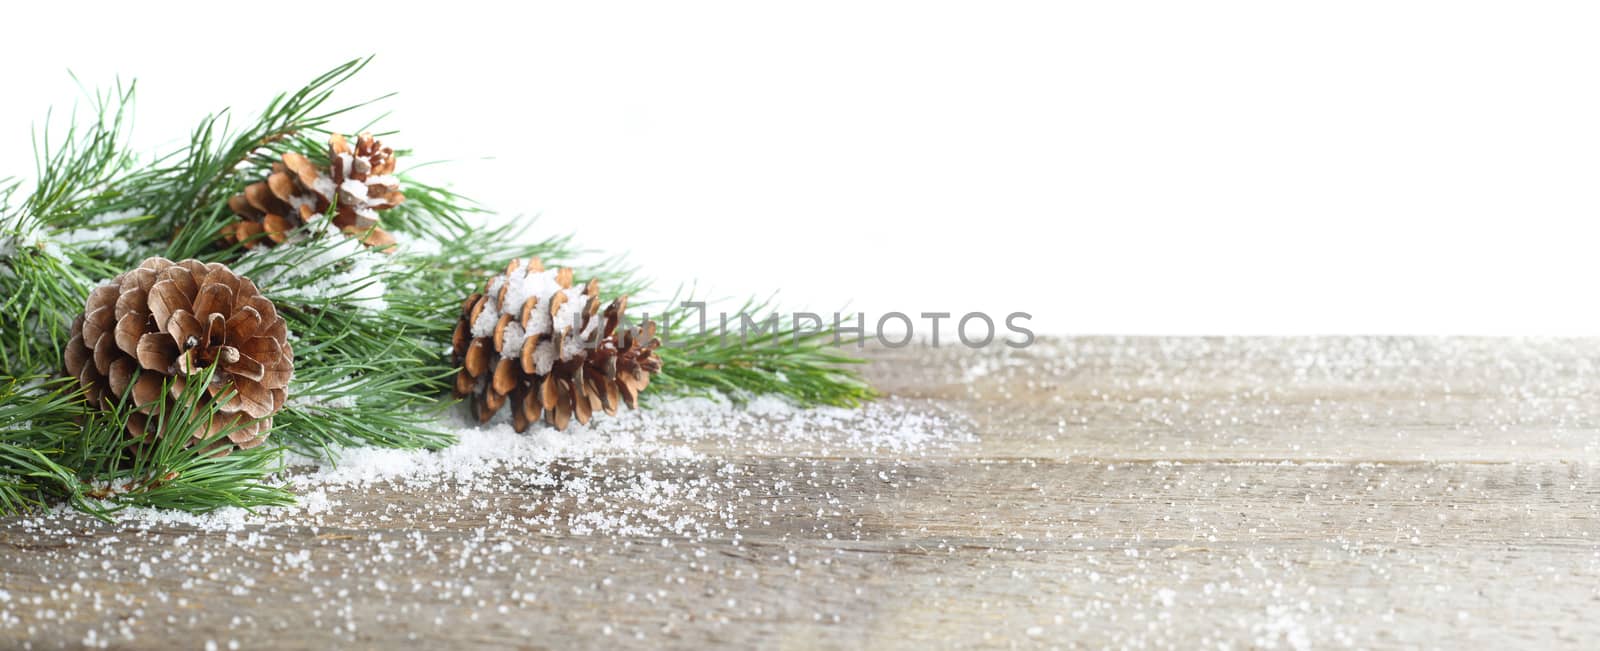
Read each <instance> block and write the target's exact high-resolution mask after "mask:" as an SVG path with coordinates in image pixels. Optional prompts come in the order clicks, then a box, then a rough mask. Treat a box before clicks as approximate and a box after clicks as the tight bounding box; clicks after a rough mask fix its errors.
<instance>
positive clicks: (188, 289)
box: [65, 258, 294, 453]
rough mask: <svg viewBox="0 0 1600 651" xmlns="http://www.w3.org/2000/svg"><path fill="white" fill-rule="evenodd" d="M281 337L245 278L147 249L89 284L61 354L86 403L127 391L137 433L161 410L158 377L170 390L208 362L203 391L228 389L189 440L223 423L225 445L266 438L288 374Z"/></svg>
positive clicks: (278, 320)
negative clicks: (145, 255) (119, 270)
mask: <svg viewBox="0 0 1600 651" xmlns="http://www.w3.org/2000/svg"><path fill="white" fill-rule="evenodd" d="M287 338H288V328H287V324H286V323H285V322H284V319H283V317H281V316H279V315H278V311H277V309H276V308H275V307H273V305H272V302H271V301H268V300H267V298H266V297H264V296H262V295H261V293H260V292H259V291H258V290H257V289H256V286H255V283H252V282H250V279H248V278H245V277H242V276H239V275H237V274H235V273H233V271H232V270H230V269H228V268H227V267H226V266H223V265H221V264H217V263H211V264H206V263H203V262H200V261H198V260H184V261H182V262H177V263H174V262H172V261H170V260H167V259H166V258H150V259H147V260H145V261H144V262H143V263H141V264H140V265H139V268H137V269H134V270H132V271H129V272H127V273H124V274H122V275H120V276H117V277H116V279H115V280H113V281H111V282H110V283H107V284H104V285H101V286H99V287H96V288H95V289H94V291H92V292H90V293H89V301H88V304H87V305H86V306H85V307H84V313H83V314H82V315H80V316H78V318H76V319H74V320H73V322H72V339H71V341H68V342H67V349H66V352H65V357H66V365H67V372H68V373H70V374H71V375H73V376H75V377H77V378H78V382H79V384H81V385H82V386H83V388H84V391H85V394H86V396H87V398H88V400H89V403H90V404H91V405H93V406H95V407H99V408H102V409H111V408H112V407H114V406H115V405H117V404H118V401H120V400H121V399H122V397H123V396H124V395H127V396H128V397H129V399H131V400H132V401H133V404H134V406H135V412H134V414H133V415H132V417H130V418H129V420H128V433H129V435H131V436H133V437H136V438H141V439H143V438H145V435H146V430H147V427H153V426H154V425H155V421H156V419H157V418H158V417H160V416H161V414H159V413H157V412H156V408H157V407H158V405H160V404H161V403H160V402H158V400H159V398H160V397H161V389H162V386H163V384H170V386H169V388H168V391H169V392H170V395H171V397H172V398H173V399H176V398H178V397H179V396H180V394H182V393H183V391H184V388H185V387H186V386H187V384H188V379H189V378H190V377H191V376H194V375H196V374H198V373H201V372H202V371H204V370H205V369H206V368H207V367H209V366H211V365H212V364H216V365H217V369H216V371H215V373H214V374H213V375H212V377H211V384H210V385H209V386H207V387H206V389H207V391H206V394H205V397H204V398H203V400H205V401H206V402H211V401H214V400H216V398H217V397H218V396H219V395H221V394H222V393H223V392H225V391H231V392H232V395H231V397H229V398H228V400H227V401H226V402H220V403H219V404H217V409H218V411H217V413H216V415H215V416H214V417H213V418H212V419H211V422H210V424H209V426H208V427H205V428H200V429H199V430H197V431H195V432H194V433H193V440H191V441H190V444H191V445H192V444H193V443H195V442H198V441H201V440H205V439H210V438H213V437H215V436H216V435H217V434H219V433H222V432H224V431H229V430H232V431H230V432H229V434H228V436H227V438H226V439H225V440H224V441H219V444H220V445H219V446H218V448H219V449H220V450H221V451H223V452H224V453H225V452H226V451H227V450H229V449H231V448H232V447H233V446H237V447H239V448H252V447H255V446H257V445H260V444H261V442H262V441H265V440H266V438H267V434H268V432H269V430H270V429H271V428H272V415H273V414H275V413H277V411H278V410H279V409H281V408H283V403H284V400H285V398H286V397H287V395H288V394H287V388H288V385H289V378H290V376H292V375H293V374H294V352H293V351H292V350H291V349H290V346H289V342H288V340H287ZM136 376H137V377H136ZM130 385H131V386H132V391H131V392H129V391H128V388H129V386H130ZM166 404H167V405H168V408H169V409H174V408H176V406H177V403H176V401H175V400H169V401H167V403H166ZM235 428H237V429H235Z"/></svg>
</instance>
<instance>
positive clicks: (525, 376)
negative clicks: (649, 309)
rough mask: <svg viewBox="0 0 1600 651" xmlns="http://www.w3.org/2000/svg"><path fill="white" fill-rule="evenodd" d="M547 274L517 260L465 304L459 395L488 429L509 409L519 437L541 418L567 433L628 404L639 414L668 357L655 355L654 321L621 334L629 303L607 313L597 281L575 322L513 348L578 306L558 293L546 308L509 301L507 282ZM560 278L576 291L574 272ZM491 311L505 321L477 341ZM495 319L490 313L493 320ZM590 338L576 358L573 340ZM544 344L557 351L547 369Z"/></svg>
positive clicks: (459, 338)
mask: <svg viewBox="0 0 1600 651" xmlns="http://www.w3.org/2000/svg"><path fill="white" fill-rule="evenodd" d="M542 272H544V267H543V266H542V265H541V264H540V263H539V260H538V259H534V260H531V261H529V262H528V263H527V265H526V266H524V265H523V263H522V262H521V261H520V260H513V261H511V264H510V265H508V266H507V267H506V271H505V273H503V274H500V275H498V276H496V277H493V278H490V279H489V281H488V282H487V283H485V285H484V291H483V292H481V293H476V294H473V295H471V296H469V297H467V299H466V300H465V301H463V302H462V304H461V316H460V318H459V319H457V322H456V329H455V334H454V336H453V338H452V341H453V344H454V358H455V364H456V367H457V372H456V379H455V393H456V396H457V397H460V398H468V399H469V400H470V402H471V404H472V407H473V411H474V413H475V414H476V415H477V417H478V419H479V420H480V421H482V422H488V420H489V419H490V418H492V417H493V416H494V414H495V413H496V412H498V411H499V410H500V408H501V407H503V406H509V407H510V409H511V421H512V427H513V428H515V429H516V431H518V432H523V431H526V430H527V429H528V426H529V425H531V424H532V423H533V422H534V421H536V420H540V419H541V418H542V419H543V420H544V421H545V422H546V423H548V424H550V425H551V426H553V427H555V428H556V429H558V430H559V429H566V427H567V424H568V423H569V422H571V421H572V420H573V419H574V418H576V419H577V420H578V422H580V423H584V424H587V423H588V422H589V421H590V419H591V418H592V417H593V415H594V413H595V412H597V411H604V412H606V413H608V414H616V412H617V408H618V407H619V406H620V405H627V406H628V407H629V408H630V409H631V408H637V406H638V398H639V392H641V391H643V390H644V389H645V387H648V386H649V385H650V376H651V375H652V374H654V373H658V372H660V371H661V358H660V357H659V356H657V355H656V353H655V351H656V349H657V348H659V347H660V346H661V340H660V339H658V338H657V337H656V324H655V323H654V322H653V321H646V322H645V324H644V326H643V327H641V328H634V329H632V330H630V331H621V332H619V325H620V324H621V322H622V316H623V312H624V310H626V309H627V297H626V296H623V297H620V298H618V299H616V300H614V301H612V302H611V303H610V304H609V305H608V306H607V307H606V308H605V309H604V310H603V311H602V310H601V309H600V301H599V294H600V284H599V283H598V282H597V281H594V280H591V281H589V283H588V284H587V285H585V286H584V289H583V292H582V295H583V297H586V298H587V300H586V301H584V307H583V311H582V312H580V313H578V315H577V316H576V318H575V322H574V323H566V324H560V325H556V326H552V327H551V329H550V331H548V332H544V333H540V334H526V335H525V337H524V338H523V339H522V341H521V344H520V345H512V339H513V338H512V337H511V334H510V333H511V332H513V331H515V330H520V331H523V332H531V331H532V330H533V326H532V324H533V323H534V322H535V321H536V320H543V319H546V318H547V317H548V319H549V321H553V320H555V317H556V316H557V315H558V314H560V313H561V310H562V306H563V305H564V304H565V303H566V302H567V301H568V300H570V299H569V298H568V296H567V294H566V292H564V291H557V292H555V293H554V294H552V295H551V296H549V297H546V299H545V300H544V301H543V302H542V303H541V300H540V299H539V297H536V296H531V297H528V298H526V299H525V300H523V301H522V302H521V304H520V305H518V304H512V302H511V301H510V300H508V298H509V297H508V292H507V289H506V288H507V287H508V285H509V282H507V281H506V280H505V279H507V278H509V277H510V276H512V275H513V274H518V273H523V274H527V273H542ZM497 279H500V280H499V282H497ZM554 279H555V282H556V283H557V285H559V286H560V287H561V288H562V289H563V290H567V289H571V288H572V286H573V284H572V271H571V270H570V269H561V270H559V271H557V272H555V275H554ZM496 287H498V289H496ZM490 307H493V308H494V310H495V312H498V314H499V315H500V316H499V317H498V319H496V320H495V321H494V325H493V327H492V331H488V332H480V336H474V334H473V326H474V324H476V323H478V322H479V320H480V317H481V316H482V313H483V312H484V310H485V309H488V308H490ZM495 312H491V313H490V315H491V317H492V316H493V314H494V313H495ZM597 319H598V320H599V321H598V322H595V321H596V320H597ZM549 321H546V323H548V322H549ZM487 323H488V321H487V320H486V321H484V324H485V325H487ZM513 326H515V328H513ZM585 332H588V333H590V334H589V337H588V338H587V339H585V340H584V345H583V346H582V347H581V349H576V350H572V351H571V352H568V348H567V347H566V344H567V342H568V340H569V339H570V338H572V337H581V336H582V335H583V333H585ZM541 345H547V346H552V347H553V349H552V350H554V351H556V352H555V353H554V354H553V358H552V359H551V360H550V361H549V362H548V364H549V366H548V368H544V369H541V368H540V360H539V354H538V352H537V351H539V349H540V346H541ZM547 356H549V354H548V353H547Z"/></svg>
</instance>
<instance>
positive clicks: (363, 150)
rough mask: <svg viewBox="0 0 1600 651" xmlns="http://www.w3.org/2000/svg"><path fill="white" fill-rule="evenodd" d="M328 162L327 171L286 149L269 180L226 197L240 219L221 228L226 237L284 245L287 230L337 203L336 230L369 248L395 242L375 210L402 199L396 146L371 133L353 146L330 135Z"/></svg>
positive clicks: (249, 244)
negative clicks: (380, 221) (360, 240)
mask: <svg viewBox="0 0 1600 651" xmlns="http://www.w3.org/2000/svg"><path fill="white" fill-rule="evenodd" d="M328 160H329V167H328V168H326V169H325V168H321V167H318V166H317V165H316V164H315V163H312V162H311V159H309V158H306V157H305V156H303V155H301V154H299V153H296V152H292V151H291V152H284V154H283V160H282V162H278V163H273V164H272V174H270V175H268V176H267V180H265V181H260V182H257V183H252V184H250V185H248V186H245V189H244V192H241V193H239V194H237V195H235V196H233V197H232V198H230V199H228V208H229V209H230V210H232V211H233V214H234V215H237V216H238V217H239V221H237V222H235V223H234V224H233V225H232V226H231V227H229V228H227V229H225V230H224V231H223V235H224V236H225V238H226V239H228V240H229V241H233V242H242V243H243V244H244V245H245V246H246V247H253V246H255V245H257V244H282V243H283V242H284V240H286V239H287V238H288V236H289V231H291V230H293V229H295V228H296V227H298V226H300V225H302V224H305V223H307V222H310V221H311V220H313V219H317V218H318V217H317V216H318V215H327V213H328V211H329V210H330V209H333V208H334V206H335V205H337V209H336V213H335V214H334V215H332V218H333V225H334V226H335V227H337V228H338V229H339V230H340V231H342V232H344V233H346V234H348V235H354V236H362V237H363V239H362V242H363V243H364V244H366V245H368V246H373V247H388V246H389V245H391V244H394V236H392V235H390V234H389V233H387V232H385V231H384V230H383V229H381V228H377V225H378V211H380V210H388V209H389V208H393V207H395V206H397V205H400V202H402V201H404V200H405V198H406V197H405V195H403V194H401V193H400V180H399V179H398V178H397V177H395V175H394V168H395V158H394V150H393V149H391V148H389V147H384V146H383V143H381V142H379V141H378V140H376V139H374V138H373V137H372V135H371V134H366V133H363V134H361V135H360V136H357V137H356V144H355V146H354V147H351V146H350V143H349V141H347V140H345V137H344V136H342V135H339V134H334V135H333V138H332V140H331V143H330V144H329V146H328ZM335 199H337V201H335ZM263 233H264V234H265V235H266V236H265V237H261V235H262V234H263Z"/></svg>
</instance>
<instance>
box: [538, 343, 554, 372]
mask: <svg viewBox="0 0 1600 651" xmlns="http://www.w3.org/2000/svg"><path fill="white" fill-rule="evenodd" d="M555 365H556V343H555V342H554V341H549V340H546V341H541V342H539V346H538V347H537V348H534V349H533V366H534V370H535V371H536V372H538V374H539V375H545V374H547V373H549V372H550V369H551V367H554V366H555Z"/></svg>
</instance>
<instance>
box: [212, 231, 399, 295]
mask: <svg viewBox="0 0 1600 651" xmlns="http://www.w3.org/2000/svg"><path fill="white" fill-rule="evenodd" d="M319 225H320V226H322V227H323V230H322V231H320V232H319V231H315V230H311V229H315V228H317V227H318V226H319ZM307 228H308V230H310V232H309V233H308V232H306V231H297V232H296V235H295V236H294V239H293V240H291V241H294V242H301V243H306V244H307V245H306V246H270V247H269V246H258V247H256V248H254V249H251V250H249V251H247V252H245V254H244V255H242V256H240V257H239V261H238V262H236V263H235V264H234V265H233V269H234V271H236V272H238V273H240V274H242V275H245V276H248V277H249V278H250V279H251V280H253V281H255V283H256V285H257V286H258V287H262V288H263V293H265V294H267V297H268V298H271V299H273V300H284V301H302V302H320V301H328V300H335V299H337V300H338V301H340V302H343V303H345V304H348V305H351V306H354V307H358V308H364V309H369V310H372V311H374V312H381V311H383V310H385V309H388V306H389V304H388V301H386V300H384V296H385V294H387V292H388V285H387V283H385V282H384V277H385V276H386V275H387V274H388V272H389V270H390V268H391V265H390V264H389V259H388V256H387V255H384V254H383V253H379V252H376V251H373V250H371V249H370V248H368V247H367V246H366V245H363V244H362V243H361V242H360V240H358V239H356V238H352V237H346V236H344V234H342V233H338V232H337V231H336V230H334V229H333V227H332V225H331V222H330V221H329V220H328V219H325V218H323V217H320V216H313V217H312V218H311V219H309V220H308V221H307ZM312 239H315V241H308V240H312ZM330 269H332V270H334V271H333V272H332V273H328V270H330ZM324 274H326V275H324ZM313 278H316V279H317V280H315V281H314V282H313V281H312V279H313ZM269 290H270V291H269Z"/></svg>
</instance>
